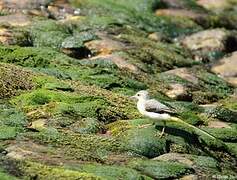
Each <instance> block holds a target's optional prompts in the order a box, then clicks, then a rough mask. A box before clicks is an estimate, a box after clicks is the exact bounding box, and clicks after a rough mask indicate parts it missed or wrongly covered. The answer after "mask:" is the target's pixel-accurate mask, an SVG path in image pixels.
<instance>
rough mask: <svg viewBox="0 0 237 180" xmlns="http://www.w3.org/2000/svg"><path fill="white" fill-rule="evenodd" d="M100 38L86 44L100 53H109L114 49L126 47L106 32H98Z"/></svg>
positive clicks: (94, 51)
mask: <svg viewBox="0 0 237 180" xmlns="http://www.w3.org/2000/svg"><path fill="white" fill-rule="evenodd" d="M97 35H98V37H99V39H98V40H92V41H89V42H86V43H85V46H86V47H87V48H88V49H89V50H90V51H91V52H92V53H93V54H99V55H108V54H111V53H112V52H114V51H119V50H122V49H124V48H125V47H124V45H123V44H122V43H120V42H119V41H116V40H115V39H112V38H111V37H109V36H108V35H106V34H103V33H98V34H97Z"/></svg>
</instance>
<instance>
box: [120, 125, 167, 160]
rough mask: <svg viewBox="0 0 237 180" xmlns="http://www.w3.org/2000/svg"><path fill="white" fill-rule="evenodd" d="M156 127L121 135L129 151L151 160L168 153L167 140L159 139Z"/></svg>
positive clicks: (135, 129)
mask: <svg viewBox="0 0 237 180" xmlns="http://www.w3.org/2000/svg"><path fill="white" fill-rule="evenodd" d="M157 136H158V131H157V130H156V129H155V128H154V127H147V128H134V129H130V130H128V131H126V132H124V133H123V134H121V135H120V138H121V140H122V141H123V142H125V144H126V145H127V147H128V149H129V150H131V151H133V152H135V153H137V154H139V155H142V156H146V157H149V158H153V157H156V156H158V155H160V154H162V153H164V152H165V151H166V141H165V139H162V138H161V139H159V138H158V137H157Z"/></svg>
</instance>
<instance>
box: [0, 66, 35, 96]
mask: <svg viewBox="0 0 237 180" xmlns="http://www.w3.org/2000/svg"><path fill="white" fill-rule="evenodd" d="M32 78H33V73H32V72H30V71H27V70H24V69H22V68H20V67H17V66H14V65H8V64H3V63H0V98H9V97H12V96H15V95H17V94H19V93H20V92H21V91H22V90H31V89H33V88H34V83H33V82H32Z"/></svg>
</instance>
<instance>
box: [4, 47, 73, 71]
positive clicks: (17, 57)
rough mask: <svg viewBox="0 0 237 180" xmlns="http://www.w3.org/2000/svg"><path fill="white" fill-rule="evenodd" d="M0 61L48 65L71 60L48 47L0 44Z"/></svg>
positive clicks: (34, 65)
mask: <svg viewBox="0 0 237 180" xmlns="http://www.w3.org/2000/svg"><path fill="white" fill-rule="evenodd" d="M0 55H1V58H0V61H1V62H5V63H12V64H16V65H20V66H24V67H32V68H36V67H42V68H45V67H49V66H50V64H52V66H55V65H56V64H68V62H70V61H73V59H72V58H69V57H68V56H66V55H63V54H61V53H58V52H56V51H54V50H50V49H49V48H43V47H42V48H34V47H18V46H0Z"/></svg>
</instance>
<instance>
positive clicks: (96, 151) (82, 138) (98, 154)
mask: <svg viewBox="0 0 237 180" xmlns="http://www.w3.org/2000/svg"><path fill="white" fill-rule="evenodd" d="M24 136H25V137H28V138H30V139H32V140H34V141H35V142H38V143H42V144H51V145H52V147H55V148H60V149H61V152H62V153H63V154H64V156H65V158H66V159H75V160H79V161H88V162H99V163H105V162H111V161H112V162H113V160H110V159H109V156H110V155H113V154H117V153H127V152H128V149H127V148H126V146H125V145H124V144H123V143H122V142H121V141H119V140H118V139H115V138H112V137H106V136H101V135H94V134H78V133H73V132H67V133H61V132H59V131H58V130H56V129H54V128H47V129H44V130H42V131H40V132H38V133H24ZM112 162H111V163H112Z"/></svg>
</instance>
